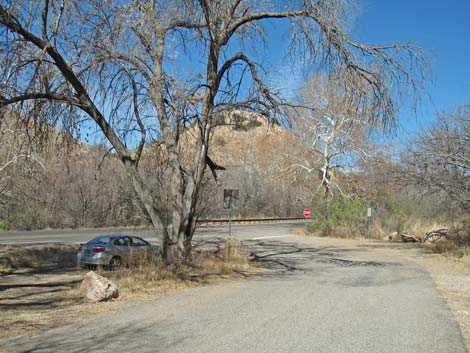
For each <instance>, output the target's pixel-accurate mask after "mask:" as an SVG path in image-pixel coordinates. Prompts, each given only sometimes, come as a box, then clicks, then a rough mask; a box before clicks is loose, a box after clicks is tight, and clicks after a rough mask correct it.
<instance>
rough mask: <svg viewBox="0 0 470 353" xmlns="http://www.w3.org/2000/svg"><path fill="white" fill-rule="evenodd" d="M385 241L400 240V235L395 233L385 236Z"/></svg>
mask: <svg viewBox="0 0 470 353" xmlns="http://www.w3.org/2000/svg"><path fill="white" fill-rule="evenodd" d="M383 240H390V241H395V240H398V233H397V232H393V233H391V234H389V235H386V236H384V238H383Z"/></svg>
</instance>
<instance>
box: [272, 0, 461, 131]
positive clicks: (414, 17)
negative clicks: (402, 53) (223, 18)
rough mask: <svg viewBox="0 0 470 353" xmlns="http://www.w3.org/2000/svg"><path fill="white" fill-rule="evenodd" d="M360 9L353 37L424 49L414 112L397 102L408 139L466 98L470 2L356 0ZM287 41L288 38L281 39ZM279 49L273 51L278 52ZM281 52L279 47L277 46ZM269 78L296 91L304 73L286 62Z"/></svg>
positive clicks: (277, 53) (401, 123) (366, 41)
mask: <svg viewBox="0 0 470 353" xmlns="http://www.w3.org/2000/svg"><path fill="white" fill-rule="evenodd" d="M358 2H359V6H360V11H359V13H358V16H357V17H356V20H355V22H354V25H353V26H352V35H353V37H354V38H355V39H356V40H358V41H361V42H364V43H367V44H390V43H394V42H410V43H411V44H413V45H414V46H416V47H421V48H423V49H424V51H425V54H426V58H427V59H428V62H429V64H430V68H431V72H429V74H428V76H427V77H428V80H429V82H428V84H427V88H426V90H425V91H423V94H422V101H421V103H420V105H419V106H418V110H417V112H416V114H415V113H414V112H413V110H412V109H411V108H412V107H410V106H409V105H407V103H406V102H403V104H401V113H400V116H399V119H400V121H399V124H400V126H399V129H398V134H397V136H399V137H400V139H403V138H410V137H412V136H413V134H414V133H415V132H417V131H419V130H420V129H422V128H426V127H428V126H430V125H431V124H432V122H433V121H435V118H436V114H437V113H438V112H439V113H442V112H448V111H451V110H453V109H454V108H455V107H456V106H457V105H459V104H462V103H465V102H468V101H470V0H450V1H446V2H442V1H437V0H426V1H425V0H408V1H405V0H362V1H361V0H358ZM278 28H279V27H277V28H275V27H274V26H273V28H272V29H273V33H274V37H276V36H277V37H278V38H277V43H276V44H274V45H273V49H274V52H271V57H270V59H272V58H273V57H274V58H276V57H277V58H279V59H278V60H279V61H281V56H282V55H281V53H280V51H279V49H281V48H285V43H283V42H284V41H283V40H282V37H280V35H279V33H276V32H277V31H278ZM285 41H287V39H286V40H285ZM276 47H277V52H276ZM281 52H282V50H281ZM279 70H280V74H279V75H278V76H277V78H275V79H274V80H273V81H272V82H273V83H274V85H275V86H279V87H285V88H286V90H287V91H289V90H293V89H295V87H296V86H299V85H301V83H302V81H303V76H302V72H300V71H296V70H293V71H291V70H290V68H289V65H288V64H287V63H284V65H282V64H281V65H280V67H279Z"/></svg>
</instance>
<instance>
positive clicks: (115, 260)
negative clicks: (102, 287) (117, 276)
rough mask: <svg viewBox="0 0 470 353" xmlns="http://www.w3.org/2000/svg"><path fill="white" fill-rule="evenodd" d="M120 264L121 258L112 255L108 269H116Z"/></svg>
mask: <svg viewBox="0 0 470 353" xmlns="http://www.w3.org/2000/svg"><path fill="white" fill-rule="evenodd" d="M121 266H122V260H121V258H120V257H119V256H114V257H113V258H112V259H111V260H110V261H109V269H110V270H117V269H118V268H120V267H121Z"/></svg>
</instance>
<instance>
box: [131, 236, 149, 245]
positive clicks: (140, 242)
mask: <svg viewBox="0 0 470 353" xmlns="http://www.w3.org/2000/svg"><path fill="white" fill-rule="evenodd" d="M132 245H134V246H147V245H148V243H147V242H146V241H145V240H144V239H142V238H139V237H132Z"/></svg>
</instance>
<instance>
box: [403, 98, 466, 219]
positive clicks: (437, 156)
mask: <svg viewBox="0 0 470 353" xmlns="http://www.w3.org/2000/svg"><path fill="white" fill-rule="evenodd" d="M403 162H404V169H403V170H401V171H399V173H400V174H401V177H400V179H401V181H402V182H405V183H407V184H408V185H410V184H411V185H415V186H417V187H419V188H420V189H424V190H425V191H427V192H430V193H444V195H446V197H447V196H448V197H450V198H451V199H452V200H454V202H456V203H457V205H458V207H459V208H460V209H461V210H463V211H464V212H468V211H470V106H469V105H465V106H462V107H460V108H458V109H457V110H456V111H454V112H453V113H451V114H446V115H442V116H440V117H439V118H438V122H437V123H436V124H435V125H434V126H432V127H431V128H430V129H428V130H427V131H424V132H422V133H420V134H419V135H418V137H417V139H416V141H414V143H413V144H412V145H411V146H410V147H409V148H408V150H407V151H406V152H405V153H404V154H403Z"/></svg>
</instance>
